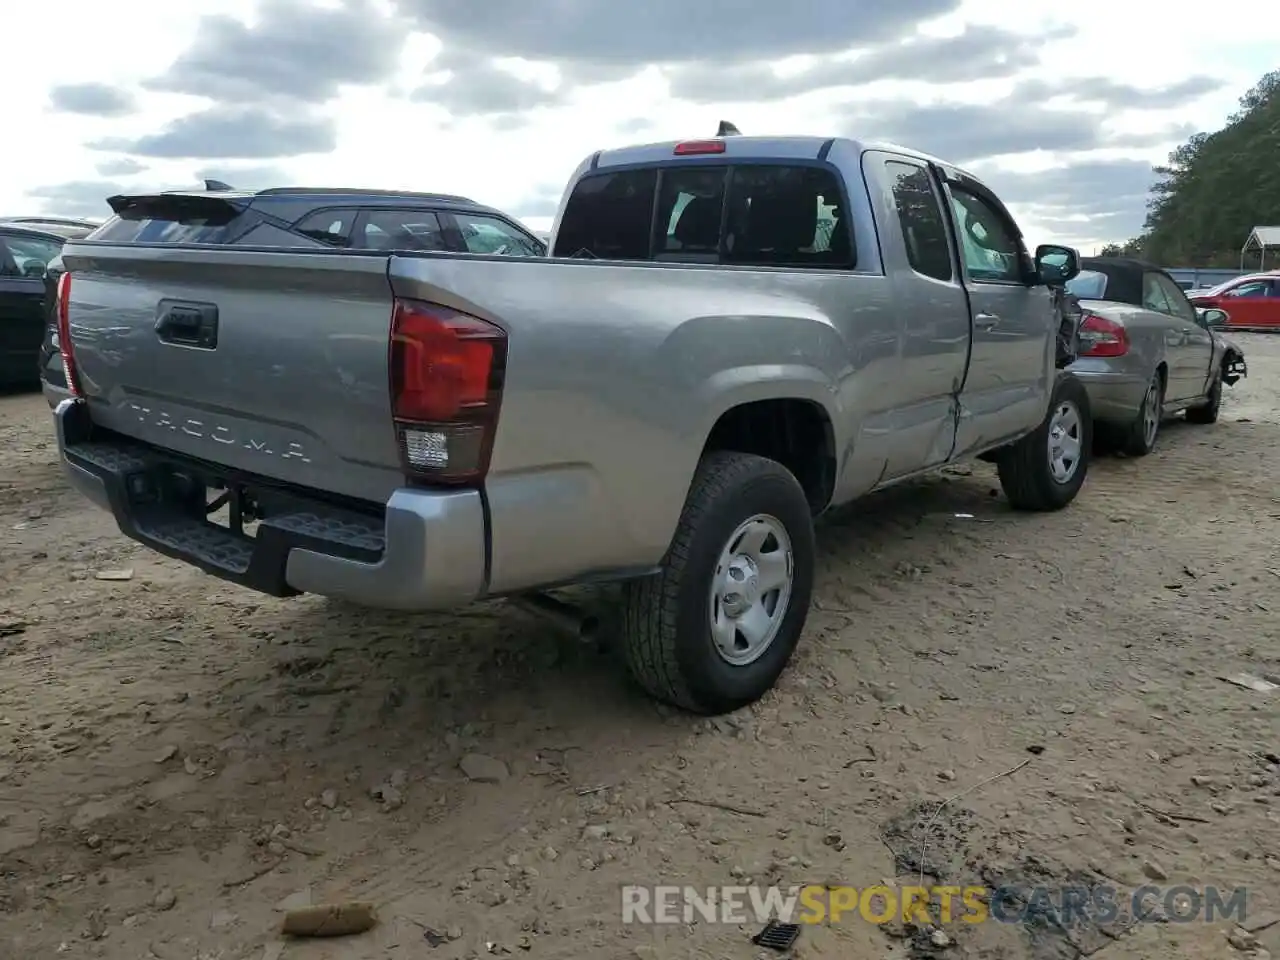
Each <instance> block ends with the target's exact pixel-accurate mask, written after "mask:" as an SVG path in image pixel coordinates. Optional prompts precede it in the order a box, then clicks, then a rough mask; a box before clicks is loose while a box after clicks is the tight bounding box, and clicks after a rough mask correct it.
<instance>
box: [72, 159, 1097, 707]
mask: <svg viewBox="0 0 1280 960" xmlns="http://www.w3.org/2000/svg"><path fill="white" fill-rule="evenodd" d="M163 206H164V205H163V204H158V203H151V204H149V205H148V210H147V213H148V216H151V217H153V218H154V217H156V216H161V215H168V216H172V217H173V218H174V219H175V220H178V221H181V222H187V223H199V222H202V218H207V217H208V216H210V215H213V214H211V213H210V212H209V211H203V210H201V209H198V207H199V201H198V198H196V199H192V198H191V197H190V196H187V197H178V198H175V200H174V204H173V208H172V210H170V211H169V213H168V214H164V213H163V209H162V208H163ZM125 215H128V214H127V211H126V213H125ZM104 232H107V231H104ZM550 239H551V250H550V255H549V256H546V257H533V258H521V259H513V258H511V257H504V256H487V255H469V254H465V253H453V252H409V251H391V252H387V251H376V252H375V251H363V250H345V251H335V250H330V249H314V248H307V247H305V246H303V245H302V244H301V243H300V244H299V245H298V246H297V247H296V248H294V247H289V246H280V245H274V246H270V247H263V246H256V245H248V244H224V245H219V246H209V245H200V244H165V245H163V246H161V245H155V244H149V243H140V242H108V241H97V240H94V241H73V242H71V243H69V244H67V246H66V247H65V249H64V252H63V261H64V264H65V268H66V272H65V273H64V274H63V275H62V277H61V278H60V279H59V281H58V291H57V298H56V313H57V322H58V325H59V328H60V331H59V345H60V351H61V353H62V361H63V363H64V366H65V371H66V379H67V384H68V387H69V389H70V391H71V392H72V394H73V396H72V397H71V398H69V399H67V400H64V401H62V402H61V403H60V404H59V405H58V406H57V409H56V412H55V420H56V427H57V436H58V443H59V447H60V449H61V454H62V457H63V460H64V462H65V466H66V470H67V472H68V474H69V476H70V479H71V482H72V483H73V484H74V485H75V487H76V488H77V489H78V490H80V491H81V492H82V493H83V494H84V495H85V496H87V497H88V498H89V499H91V500H92V501H93V502H95V503H97V504H98V505H100V506H101V507H103V508H105V509H107V510H109V511H111V513H112V514H113V515H114V517H115V519H116V522H117V523H118V525H119V527H120V529H121V531H122V532H123V533H124V534H125V535H127V536H129V537H132V538H133V539H135V540H137V541H139V542H141V543H143V544H146V545H147V546H149V547H150V548H152V549H154V550H156V551H158V552H160V553H162V554H166V555H168V556H170V557H175V558H178V559H180V560H184V561H186V562H188V563H191V564H193V565H195V566H197V567H199V568H201V569H203V570H205V571H207V572H208V573H210V574H213V575H215V576H218V577H221V578H223V579H225V580H228V581H232V582H234V583H238V584H241V585H243V586H245V587H248V588H250V589H253V590H257V591H261V592H263V593H266V594H271V595H275V596H291V595H296V594H299V593H314V594H320V595H324V596H327V597H333V598H339V599H341V600H345V601H349V602H352V603H356V604H360V605H365V606H371V607H379V608H387V609H397V610H404V611H431V610H443V609H448V608H453V607H456V606H458V605H461V604H464V603H467V602H469V601H473V600H479V599H484V598H496V597H512V598H516V599H518V600H519V599H520V598H530V597H532V598H540V599H542V600H547V599H548V597H549V596H550V595H549V594H548V593H547V592H546V591H548V590H551V589H554V588H557V587H562V586H567V585H570V584H579V583H587V582H598V581H611V580H613V581H624V586H623V589H622V596H623V599H622V610H621V611H620V613H621V616H620V623H621V630H620V633H621V637H620V645H621V648H622V650H623V653H624V656H625V659H626V661H627V663H628V665H629V667H630V669H631V672H632V673H633V675H634V676H635V678H636V679H637V680H638V681H639V683H640V685H641V686H643V687H644V688H645V689H646V690H647V691H649V693H650V694H652V695H654V696H656V697H658V698H660V699H663V700H665V701H668V702H670V703H673V704H676V705H678V706H681V707H684V708H687V709H689V710H693V711H697V712H703V713H718V712H723V711H727V710H732V709H735V708H737V707H740V706H743V705H745V704H747V703H750V702H752V701H754V700H756V699H757V698H759V697H760V696H761V695H763V694H764V693H765V692H766V691H767V690H769V689H770V688H771V687H772V686H773V684H774V683H775V681H776V680H777V678H778V676H779V675H780V674H781V672H782V671H783V669H784V668H785V666H786V664H787V662H788V660H789V659H790V657H791V655H792V651H793V649H794V648H795V646H796V642H797V640H798V639H799V636H800V633H801V630H802V628H803V626H804V623H805V618H806V616H807V614H808V609H809V602H810V594H811V591H812V589H813V582H814V570H815V563H816V557H815V545H814V529H813V524H814V519H815V518H816V517H818V515H819V514H821V513H823V511H825V510H826V509H827V508H829V507H831V506H834V505H838V504H843V503H846V502H848V501H850V500H853V499H854V498H857V497H860V496H862V495H864V494H866V493H869V492H871V491H873V490H877V489H879V488H882V487H886V486H888V485H890V484H895V483H899V482H901V481H903V480H907V479H908V478H912V477H916V476H918V475H920V474H922V473H925V472H927V471H930V470H933V469H935V468H938V467H942V466H944V465H947V464H954V463H956V462H957V461H962V460H968V459H972V458H980V459H984V460H987V461H989V462H992V463H994V464H995V465H996V468H997V471H998V475H999V478H1000V482H1001V485H1002V487H1003V489H1004V492H1005V494H1006V496H1007V498H1008V500H1009V503H1010V505H1011V506H1012V507H1013V508H1015V509H1022V510H1055V509H1059V508H1061V507H1064V506H1066V505H1067V504H1068V503H1070V502H1071V501H1072V500H1073V499H1074V498H1075V496H1076V494H1077V492H1078V491H1079V490H1080V487H1081V484H1082V483H1083V482H1084V479H1085V473H1086V470H1087V468H1088V463H1089V451H1090V439H1091V438H1090V429H1091V427H1090V424H1091V422H1092V419H1091V417H1090V415H1089V409H1088V397H1087V395H1086V394H1085V392H1084V389H1083V388H1082V386H1081V385H1080V383H1079V382H1078V381H1077V380H1076V379H1075V378H1074V377H1073V376H1071V375H1070V374H1068V373H1065V372H1063V369H1062V368H1064V367H1065V366H1066V365H1067V364H1068V363H1070V362H1071V360H1073V359H1074V357H1073V356H1072V343H1073V337H1074V331H1071V330H1067V331H1066V333H1065V335H1064V333H1063V329H1062V324H1063V323H1064V322H1066V321H1064V319H1063V317H1064V314H1063V311H1062V310H1061V308H1060V307H1061V302H1062V296H1061V288H1062V285H1063V284H1064V283H1065V282H1066V281H1067V280H1069V279H1071V278H1072V277H1073V276H1074V275H1075V274H1076V273H1077V272H1078V270H1079V256H1078V254H1077V253H1076V251H1074V250H1072V249H1070V248H1067V247H1058V246H1041V247H1039V248H1037V250H1036V251H1035V253H1034V255H1033V254H1031V253H1029V252H1028V250H1027V249H1026V246H1025V244H1024V241H1023V239H1022V234H1021V232H1020V230H1019V228H1018V226H1017V224H1016V223H1015V221H1014V219H1013V217H1012V216H1011V215H1010V213H1009V211H1008V210H1007V209H1006V208H1005V205H1004V204H1003V203H1002V202H1001V201H1000V199H999V198H998V197H997V196H996V195H995V194H994V193H993V192H992V191H991V190H990V189H988V188H987V187H986V186H985V185H984V184H983V183H982V182H981V181H980V180H978V179H977V178H976V177H974V176H972V175H971V174H969V173H967V172H965V171H964V170H961V169H959V168H957V167H955V166H952V165H951V164H948V163H945V162H942V161H940V160H937V159H935V158H932V157H929V156H926V155H924V154H920V153H917V152H914V151H911V150H907V149H903V148H901V147H897V146H888V145H876V144H872V143H863V142H857V141H854V140H849V139H839V138H835V139H830V138H810V137H786V138H763V137H744V136H722V137H716V138H712V139H709V140H694V141H682V142H677V143H664V144H656V145H654V144H651V145H645V146H634V147H627V148H624V149H616V150H608V151H601V152H597V153H595V154H593V155H591V156H590V157H589V158H587V159H586V160H584V161H583V163H582V164H581V165H580V167H579V168H578V169H577V170H576V171H575V173H574V174H573V176H572V178H571V179H570V181H569V184H568V186H567V188H566V190H565V192H564V195H563V198H562V200H561V202H560V207H559V210H558V212H557V214H556V217H555V221H554V224H553V229H552V233H551V238H550ZM224 518H225V519H224ZM523 602H525V603H528V602H530V601H528V600H524V601H523Z"/></svg>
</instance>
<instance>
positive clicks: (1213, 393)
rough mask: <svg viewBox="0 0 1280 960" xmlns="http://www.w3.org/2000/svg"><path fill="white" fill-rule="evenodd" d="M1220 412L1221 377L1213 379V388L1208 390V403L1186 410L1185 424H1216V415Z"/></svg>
mask: <svg viewBox="0 0 1280 960" xmlns="http://www.w3.org/2000/svg"><path fill="white" fill-rule="evenodd" d="M1221 412H1222V375H1221V374H1219V375H1218V376H1216V377H1214V378H1213V386H1211V387H1210V388H1209V401H1208V403H1206V404H1205V405H1204V406H1202V407H1188V408H1187V423H1203V424H1210V423H1217V422H1218V414H1220V413H1221Z"/></svg>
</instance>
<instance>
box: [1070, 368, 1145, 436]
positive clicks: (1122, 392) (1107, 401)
mask: <svg viewBox="0 0 1280 960" xmlns="http://www.w3.org/2000/svg"><path fill="white" fill-rule="evenodd" d="M1070 370H1071V372H1072V373H1074V374H1075V375H1076V376H1077V377H1079V378H1080V382H1081V383H1083V384H1084V389H1085V392H1086V393H1088V394H1089V406H1090V408H1091V409H1092V410H1093V417H1094V419H1095V420H1107V421H1115V422H1118V423H1128V422H1129V421H1131V420H1132V419H1133V418H1134V417H1136V416H1137V415H1138V411H1139V410H1140V409H1141V408H1142V398H1143V397H1144V396H1145V395H1146V392H1147V383H1148V381H1147V378H1146V377H1142V376H1137V375H1135V374H1132V373H1122V372H1117V371H1114V370H1091V369H1088V368H1087V367H1086V368H1083V369H1082V368H1081V364H1080V362H1078V361H1077V362H1076V363H1075V364H1073V365H1072V366H1071V367H1070Z"/></svg>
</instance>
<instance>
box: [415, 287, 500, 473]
mask: <svg viewBox="0 0 1280 960" xmlns="http://www.w3.org/2000/svg"><path fill="white" fill-rule="evenodd" d="M506 366H507V335H506V333H505V332H504V331H503V330H502V329H501V328H500V327H497V326H495V325H493V324H491V323H489V322H487V321H485V320H481V319H480V318H479V317H472V316H469V315H467V314H465V313H459V312H458V311H456V310H451V309H450V308H448V307H443V306H440V305H439V304H435V303H424V302H422V301H420V300H396V304H395V310H394V312H393V313H392V316H391V356H390V367H391V409H392V414H393V416H394V417H395V427H396V437H397V440H398V442H399V444H400V454H401V457H402V458H403V460H404V465H405V470H406V472H407V473H408V474H410V475H411V476H414V477H417V478H419V479H422V480H427V481H434V482H437V483H468V482H473V481H476V480H479V479H482V478H483V477H484V475H485V472H486V471H487V470H488V469H489V453H490V451H491V450H492V449H493V435H494V432H495V430H496V428H497V425H498V407H499V405H500V403H501V400H502V381H503V375H504V373H505V372H506Z"/></svg>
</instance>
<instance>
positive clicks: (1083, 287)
mask: <svg viewBox="0 0 1280 960" xmlns="http://www.w3.org/2000/svg"><path fill="white" fill-rule="evenodd" d="M1067 292H1068V293H1069V294H1071V295H1072V296H1073V297H1076V298H1077V299H1080V300H1102V299H1104V298H1105V297H1106V293H1107V275H1106V274H1105V273H1099V272H1098V271H1097V270H1081V271H1080V272H1079V273H1077V274H1076V275H1075V276H1074V277H1072V278H1071V279H1070V280H1068V281H1067Z"/></svg>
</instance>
